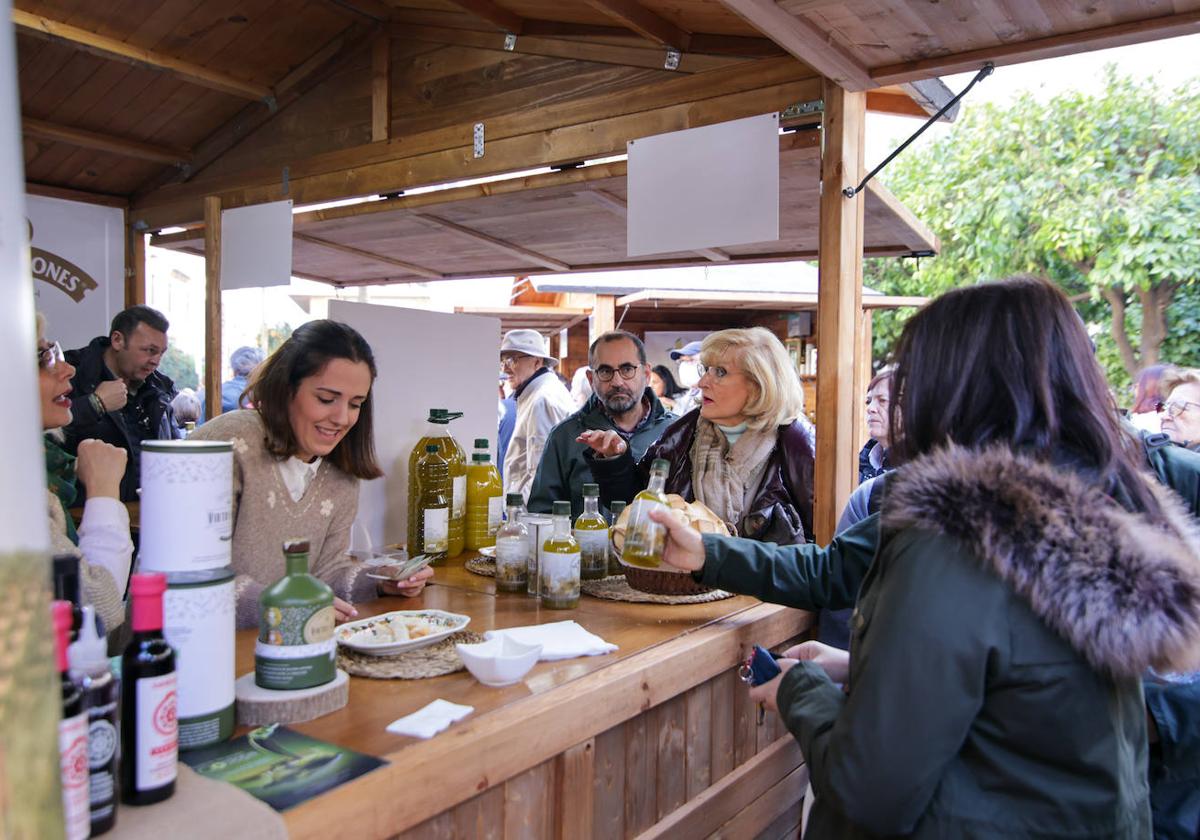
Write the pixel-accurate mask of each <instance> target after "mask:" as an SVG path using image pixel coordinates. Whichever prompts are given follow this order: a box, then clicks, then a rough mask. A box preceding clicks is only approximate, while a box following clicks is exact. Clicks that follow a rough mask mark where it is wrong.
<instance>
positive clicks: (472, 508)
mask: <svg viewBox="0 0 1200 840" xmlns="http://www.w3.org/2000/svg"><path fill="white" fill-rule="evenodd" d="M503 514H504V488H503V487H502V486H501V483H500V472H499V470H497V469H496V467H495V465H494V464H492V456H491V455H490V454H489V453H488V442H487V439H486V438H478V439H476V441H475V452H474V453H472V455H471V466H469V467H467V531H466V535H467V536H466V545H467V548H468V549H469V550H471V551H478V550H479V549H481V548H486V547H487V546H491V545H495V544H496V532H497V531H499V530H500V519H501V517H502V516H503Z"/></svg>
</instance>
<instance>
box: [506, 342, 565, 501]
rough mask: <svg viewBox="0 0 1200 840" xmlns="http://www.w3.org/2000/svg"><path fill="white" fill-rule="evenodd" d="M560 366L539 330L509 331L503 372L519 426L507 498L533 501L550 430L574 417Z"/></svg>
mask: <svg viewBox="0 0 1200 840" xmlns="http://www.w3.org/2000/svg"><path fill="white" fill-rule="evenodd" d="M557 365H558V360H557V359H555V358H554V357H553V356H551V355H550V342H549V340H548V339H547V338H546V337H545V336H543V335H541V334H540V333H539V332H537V330H509V331H508V332H507V333H505V334H504V340H503V341H501V342H500V369H501V370H502V371H503V372H504V374H505V375H506V376H507V377H508V381H509V384H511V385H512V388H513V396H514V397H515V398H516V400H517V422H516V425H515V426H514V427H513V433H512V440H511V441H510V442H509V445H508V452H507V453H505V456H504V484H505V492H507V493H520V494H521V496H522V497H526V498H527V497H528V496H529V488H530V485H532V484H533V477H534V475H536V474H537V468H538V464H539V463H540V462H541V460H542V450H544V449H545V447H546V438H547V437H548V436H549V435H550V430H551V429H553V428H554V427H555V426H556V425H558V424H559V423H560V422H562V421H563V420H565V419H566V418H567V417H568V416H569V415H570V414H572V413H573V412H574V411H575V400H574V399H572V397H571V392H570V391H568V390H567V389H566V387H565V386H564V385H563V384H562V382H560V381H559V379H558V377H557V376H555V375H554V374H553V372H552V371H551V368H553V367H555V366H557Z"/></svg>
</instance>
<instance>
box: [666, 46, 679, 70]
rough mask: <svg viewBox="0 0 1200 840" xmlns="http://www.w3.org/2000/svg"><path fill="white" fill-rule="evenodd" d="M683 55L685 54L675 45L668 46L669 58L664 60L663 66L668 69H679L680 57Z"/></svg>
mask: <svg viewBox="0 0 1200 840" xmlns="http://www.w3.org/2000/svg"><path fill="white" fill-rule="evenodd" d="M682 57H683V54H682V53H680V52H679V50H677V49H675V48H674V47H667V60H666V61H664V62H663V67H664V68H666V69H667V70H678V69H679V59H680V58H682Z"/></svg>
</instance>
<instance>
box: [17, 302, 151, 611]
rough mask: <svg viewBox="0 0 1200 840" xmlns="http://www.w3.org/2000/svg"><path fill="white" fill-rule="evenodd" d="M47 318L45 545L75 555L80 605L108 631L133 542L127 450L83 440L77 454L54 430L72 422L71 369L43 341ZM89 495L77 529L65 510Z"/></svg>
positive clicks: (42, 355)
mask: <svg viewBox="0 0 1200 840" xmlns="http://www.w3.org/2000/svg"><path fill="white" fill-rule="evenodd" d="M45 331H46V319H45V318H43V317H42V316H41V314H39V315H38V316H37V360H38V393H39V396H40V399H41V405H42V428H43V429H44V430H45V431H46V437H45V445H46V478H47V480H48V482H49V487H48V488H47V490H46V501H47V511H48V513H49V517H50V542H51V547H52V548H53V550H54V553H55V554H75V555H77V556H78V557H79V558H80V560H79V577H80V581H81V583H82V589H83V593H82V594H83V600H84V601H85V602H86V603H89V604H91V605H92V606H94V607H95V608H96V615H97V616H99V617H100V620H101V621H102V622H104V627H105V630H107V631H112V630H113V628H115V627H116V626H117V625H119V624H120V623H121V622H122V621H124V620H125V607H124V605H123V603H122V597H121V596H122V593H123V592H124V591H125V584H126V581H127V580H128V579H129V567H130V562H131V560H132V559H133V542H132V540H130V538H129V513H128V511H127V510H126V509H125V505H124V504H122V503H121V501H120V495H121V476H123V475H124V474H125V459H126V457H127V456H126V452H125V450H124V449H121V448H119V447H116V446H113V445H111V444H108V443H105V442H104V441H100V440H83V441H80V443H79V450H78V454H77V455H70V454H69V453H68V452H67V451H66V450H65V449H63V447H62V446H61V443H60V440H61V439H60V438H58V437H57V430H59V429H61V428H62V427H63V426H66V425H67V424H68V423H70V422H71V377H73V376H74V375H75V368H74V367H72V366H71V365H70V364H69V363H68V362H67V361H66V360H65V359H64V358H63V351H62V348H61V347H60V346H59V345H58V343H57V342H50V341H47V340H46V338H45ZM77 481H78V482H79V483H81V484H83V486H84V488H85V489H86V490H87V502H86V503H85V504H84V507H83V519H82V520H81V521H80V524H79V529H78V531H77V530H76V529H75V523H74V520H73V519H72V518H71V514H70V511H69V510H68V507H70V505H71V504H72V503H73V502H74V501H75V496H76V490H77V485H76V482H77Z"/></svg>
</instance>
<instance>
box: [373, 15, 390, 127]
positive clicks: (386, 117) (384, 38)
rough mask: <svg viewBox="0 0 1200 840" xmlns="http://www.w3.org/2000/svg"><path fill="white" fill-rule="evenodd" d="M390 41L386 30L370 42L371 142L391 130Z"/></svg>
mask: <svg viewBox="0 0 1200 840" xmlns="http://www.w3.org/2000/svg"><path fill="white" fill-rule="evenodd" d="M391 43H392V41H391V38H390V37H389V35H388V33H387V32H381V33H380V34H379V35H377V36H376V37H375V40H374V41H372V42H371V142H372V143H377V142H379V141H380V140H386V139H388V137H390V136H391V131H392V86H391V75H390V74H391V60H390V57H389V56H390V47H391Z"/></svg>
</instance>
